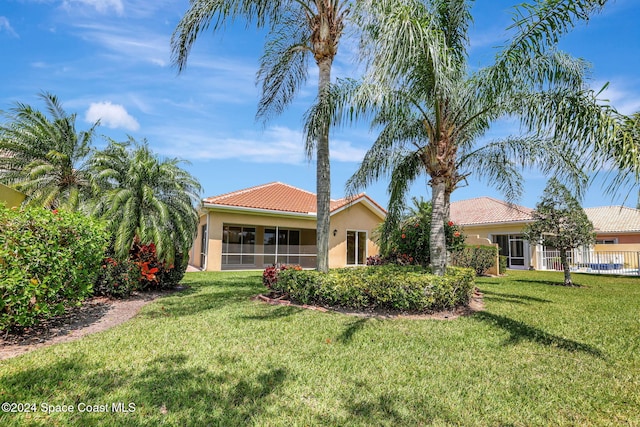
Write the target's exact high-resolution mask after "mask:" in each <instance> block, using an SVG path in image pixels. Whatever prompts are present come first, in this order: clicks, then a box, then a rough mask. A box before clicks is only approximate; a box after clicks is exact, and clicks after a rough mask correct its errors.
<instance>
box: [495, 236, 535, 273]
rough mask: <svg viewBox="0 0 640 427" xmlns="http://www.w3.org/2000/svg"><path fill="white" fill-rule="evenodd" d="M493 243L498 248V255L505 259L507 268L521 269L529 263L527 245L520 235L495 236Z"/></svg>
mask: <svg viewBox="0 0 640 427" xmlns="http://www.w3.org/2000/svg"><path fill="white" fill-rule="evenodd" d="M493 243H497V244H498V246H499V247H500V255H503V256H506V257H507V267H509V268H518V269H523V268H525V267H526V266H527V265H528V263H529V259H530V257H529V254H528V250H529V244H528V242H525V240H524V238H523V236H522V235H521V234H497V235H494V236H493Z"/></svg>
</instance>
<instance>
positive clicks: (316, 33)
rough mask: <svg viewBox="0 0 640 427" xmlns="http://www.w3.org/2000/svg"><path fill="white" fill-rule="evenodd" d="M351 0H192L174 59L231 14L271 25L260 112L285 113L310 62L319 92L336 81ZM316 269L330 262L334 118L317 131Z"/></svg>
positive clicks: (182, 59) (181, 58)
mask: <svg viewBox="0 0 640 427" xmlns="http://www.w3.org/2000/svg"><path fill="white" fill-rule="evenodd" d="M350 4H351V2H350V1H346V0H192V1H191V4H190V7H189V9H188V10H187V12H186V13H185V15H184V16H183V18H182V20H181V21H180V23H179V24H178V26H177V28H176V30H175V32H174V34H173V36H172V39H171V46H172V51H173V58H174V63H175V64H177V66H178V69H179V71H182V70H183V69H184V68H185V66H186V62H187V57H188V55H189V51H190V49H191V46H192V45H193V43H194V42H195V40H196V39H197V37H198V36H199V35H200V33H201V32H202V31H205V30H208V29H209V28H211V29H212V30H213V31H218V30H220V29H221V27H222V26H223V25H224V24H225V22H226V21H228V20H234V19H236V18H240V17H241V18H244V19H245V20H246V21H247V23H252V22H255V24H256V25H257V27H264V26H269V35H268V39H267V42H266V45H265V51H264V55H263V56H262V59H261V64H260V69H259V71H258V80H259V81H261V82H262V98H261V100H260V102H259V105H258V114H257V116H258V117H259V118H262V119H265V120H266V119H268V118H270V117H271V116H272V115H275V114H279V113H281V112H282V111H283V110H284V109H285V107H286V106H287V105H288V104H289V103H290V102H291V101H292V99H293V97H294V95H295V94H296V92H297V91H298V90H299V89H300V88H301V86H302V85H303V84H304V83H305V82H306V80H307V76H308V63H309V60H310V58H311V57H313V59H314V61H315V63H316V65H317V67H318V73H319V77H318V94H319V97H320V98H322V97H323V96H324V95H323V94H325V93H326V89H327V87H328V86H329V84H330V82H331V69H332V64H333V60H334V58H335V55H336V53H337V50H338V42H339V40H340V36H341V35H342V31H343V27H344V23H345V22H344V20H345V17H346V15H347V14H348V13H349V10H350ZM316 136H317V137H316V138H315V139H314V140H313V141H312V144H311V145H312V147H308V150H309V152H310V153H312V152H313V148H315V154H316V162H317V163H316V185H317V201H318V202H317V203H318V204H317V233H316V234H317V236H316V239H317V252H318V256H317V269H318V270H319V271H324V272H326V271H327V270H328V268H329V258H328V256H329V213H330V210H329V209H330V199H331V181H330V167H329V123H328V121H327V122H325V123H324V124H323V125H322V126H320V128H319V129H318V132H317V133H316Z"/></svg>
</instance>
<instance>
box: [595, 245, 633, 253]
mask: <svg viewBox="0 0 640 427" xmlns="http://www.w3.org/2000/svg"><path fill="white" fill-rule="evenodd" d="M594 250H595V251H596V252H611V251H630V252H640V243H623V244H621V243H618V244H616V245H595V246H594Z"/></svg>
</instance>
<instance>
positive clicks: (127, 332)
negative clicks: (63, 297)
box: [0, 271, 640, 426]
mask: <svg viewBox="0 0 640 427" xmlns="http://www.w3.org/2000/svg"><path fill="white" fill-rule="evenodd" d="M561 280H562V276H561V273H544V272H511V271H510V272H509V276H508V277H504V278H481V279H478V285H479V287H480V289H481V290H482V291H483V292H484V293H485V302H486V310H485V311H483V312H480V313H476V314H475V315H473V316H470V317H464V318H459V319H456V320H449V321H438V320H399V319H395V320H381V319H373V318H358V317H350V316H346V315H342V314H337V313H321V312H317V311H310V310H305V309H298V308H294V307H283V306H271V305H266V304H263V303H260V302H256V301H251V300H250V297H251V296H253V295H255V294H257V293H259V292H262V291H263V288H262V285H261V284H260V275H259V274H257V273H191V274H187V276H186V277H185V280H184V282H185V283H187V284H189V285H191V286H192V288H191V289H190V290H188V291H186V292H183V293H180V294H175V295H173V296H170V297H166V298H163V299H161V300H158V301H156V302H154V303H152V304H150V305H148V306H146V307H145V308H144V309H143V311H142V312H141V313H140V314H139V315H138V316H137V317H136V318H134V319H133V320H131V321H129V322H126V323H124V324H122V325H120V326H118V327H116V328H113V329H111V330H108V331H106V332H103V333H99V334H95V335H91V336H88V337H85V338H83V339H81V340H79V341H76V342H72V343H67V344H60V345H55V346H51V347H48V348H44V349H41V350H38V351H35V352H32V353H29V354H26V355H23V356H20V357H18V358H15V359H10V360H5V361H2V362H0V401H7V402H21V403H24V402H33V403H36V404H37V405H38V409H39V411H38V412H36V413H32V414H6V413H5V414H2V413H0V425H3V426H11V425H15V426H18V425H19V426H23V425H42V426H45V425H46V426H50V425H54V426H55V425H61V426H62V425H78V426H81V425H98V426H100V425H104V426H111V425H131V426H144V425H149V426H155V425H176V426H205V425H213V426H218V425H219V426H236V425H261V426H262V425H265V426H271V425H273V426H279V425H285V426H304V425H330V426H342V425H349V426H358V425H362V426H364V425H371V426H398V425H408V426H414V425H436V426H445V425H464V426H476V425H477V426H492V425H495V426H539V425H554V426H555V425H569V426H575V425H580V426H589V425H592V426H606V425H611V426H614V425H615V426H618V425H630V426H637V425H640V279H639V278H634V277H631V278H620V277H608V276H588V275H575V280H576V282H577V283H580V284H581V285H583V286H582V287H580V288H565V287H562V286H550V285H549V284H548V283H549V282H556V283H557V282H560V281H561ZM114 402H123V403H125V405H126V404H128V403H130V402H131V403H134V404H135V412H133V413H126V414H125V413H112V412H109V413H79V412H78V406H77V405H79V404H80V403H84V404H90V405H107V406H109V408H111V404H112V403H114ZM40 403H47V404H49V405H63V404H64V405H74V409H75V410H76V411H75V412H74V413H71V414H50V415H47V414H45V413H43V412H41V411H40V409H41V406H40Z"/></svg>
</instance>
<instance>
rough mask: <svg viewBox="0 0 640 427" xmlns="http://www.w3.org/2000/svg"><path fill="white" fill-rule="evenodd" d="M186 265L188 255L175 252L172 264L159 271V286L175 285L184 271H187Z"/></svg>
mask: <svg viewBox="0 0 640 427" xmlns="http://www.w3.org/2000/svg"><path fill="white" fill-rule="evenodd" d="M188 266H189V256H188V255H187V254H183V253H182V252H176V257H175V260H174V261H173V265H170V266H169V267H168V268H163V269H162V270H161V271H160V274H159V275H160V286H161V287H162V288H163V289H168V288H173V287H175V286H177V285H178V283H180V281H181V280H182V278H183V277H184V273H185V272H186V271H187V267H188Z"/></svg>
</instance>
